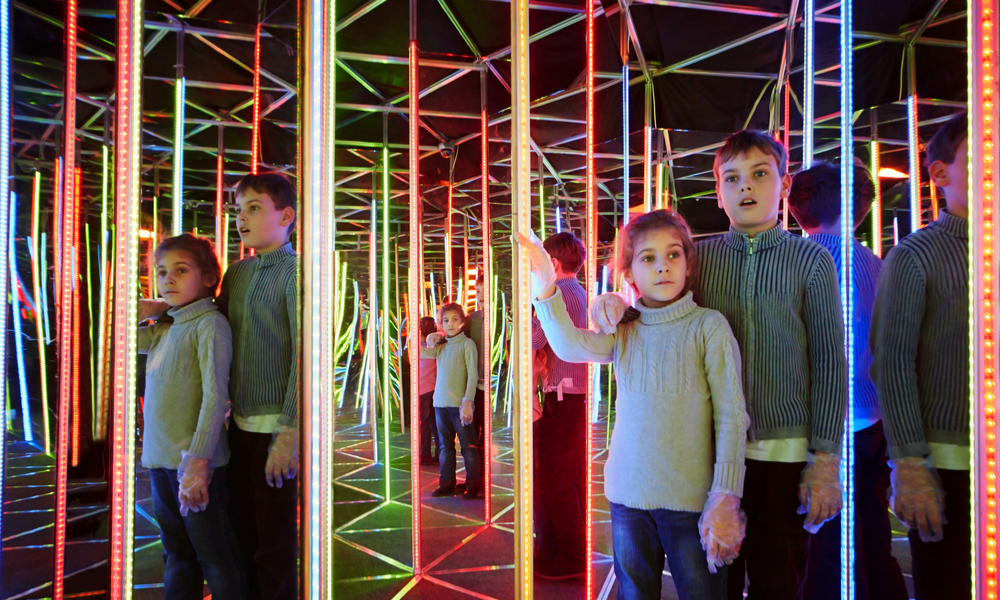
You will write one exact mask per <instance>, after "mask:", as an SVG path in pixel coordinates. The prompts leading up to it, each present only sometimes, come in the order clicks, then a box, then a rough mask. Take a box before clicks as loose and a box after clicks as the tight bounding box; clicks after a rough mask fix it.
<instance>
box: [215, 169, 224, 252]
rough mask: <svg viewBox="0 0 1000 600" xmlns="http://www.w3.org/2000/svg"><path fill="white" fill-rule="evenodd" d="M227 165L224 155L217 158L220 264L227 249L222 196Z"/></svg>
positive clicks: (216, 226) (216, 241)
mask: <svg viewBox="0 0 1000 600" xmlns="http://www.w3.org/2000/svg"><path fill="white" fill-rule="evenodd" d="M224 166H225V163H224V161H223V158H222V153H221V152H220V153H219V156H218V157H217V158H216V165H215V256H216V258H217V259H218V260H219V264H220V265H221V264H222V253H223V252H224V248H225V240H226V236H225V231H223V230H224V229H225V226H224V225H223V221H225V220H226V215H225V210H224V209H225V207H224V206H223V201H222V195H223V193H224V192H223V189H222V186H223V185H224V181H223V177H222V175H223V168H224Z"/></svg>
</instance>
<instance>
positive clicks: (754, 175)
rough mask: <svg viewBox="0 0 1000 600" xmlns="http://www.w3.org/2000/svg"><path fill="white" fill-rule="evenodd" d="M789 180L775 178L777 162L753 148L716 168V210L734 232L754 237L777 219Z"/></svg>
mask: <svg viewBox="0 0 1000 600" xmlns="http://www.w3.org/2000/svg"><path fill="white" fill-rule="evenodd" d="M791 185H792V178H791V177H790V176H789V175H788V174H787V173H785V174H784V175H779V174H778V162H777V160H776V159H775V158H774V157H773V156H771V155H769V154H764V153H763V152H761V151H760V150H758V149H757V148H752V149H751V150H750V151H749V152H747V153H746V154H743V155H740V156H736V157H734V158H732V159H730V160H727V161H726V162H724V163H722V164H721V165H719V174H718V175H717V180H716V184H715V190H716V192H717V193H718V195H719V208H721V209H723V210H725V211H726V215H728V216H729V222H730V223H731V224H732V226H733V228H734V229H736V230H737V231H741V232H743V233H747V234H750V235H754V234H756V233H760V232H762V231H767V230H768V229H770V228H771V227H773V226H774V224H775V222H776V221H777V219H778V204H779V201H780V200H781V198H787V197H788V190H789V189H790V188H791Z"/></svg>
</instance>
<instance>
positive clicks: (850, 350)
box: [840, 0, 855, 600]
mask: <svg viewBox="0 0 1000 600" xmlns="http://www.w3.org/2000/svg"><path fill="white" fill-rule="evenodd" d="M853 4H854V2H853V0H845V1H844V2H842V3H841V4H840V214H841V219H840V244H841V252H840V302H841V304H842V306H843V311H844V352H845V353H846V355H847V418H846V419H845V421H844V443H843V445H842V451H841V459H840V475H841V481H843V491H842V493H843V509H842V510H841V513H840V516H841V518H840V548H841V551H840V593H841V596H840V597H841V598H842V599H843V600H853V598H854V591H855V590H854V426H853V425H854V293H853V288H854V277H853V265H854V220H853V219H852V218H851V215H853V214H854V184H853V181H854V118H853V117H854V98H853V95H852V94H853V87H854V86H853V81H854V64H853V53H854V50H853V48H852V33H853V30H852V24H853V9H852V5H853Z"/></svg>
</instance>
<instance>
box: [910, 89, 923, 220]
mask: <svg viewBox="0 0 1000 600" xmlns="http://www.w3.org/2000/svg"><path fill="white" fill-rule="evenodd" d="M906 120H907V127H906V131H907V135H908V138H909V158H910V233H913V232H915V231H916V230H918V229H920V221H921V218H920V217H921V215H920V210H921V206H920V205H921V202H920V138H919V137H918V135H917V96H916V95H915V94H914V95H911V96H909V97H907V98H906Z"/></svg>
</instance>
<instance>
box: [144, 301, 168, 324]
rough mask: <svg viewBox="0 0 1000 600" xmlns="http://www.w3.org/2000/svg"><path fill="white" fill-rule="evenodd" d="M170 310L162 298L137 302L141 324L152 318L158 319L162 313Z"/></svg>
mask: <svg viewBox="0 0 1000 600" xmlns="http://www.w3.org/2000/svg"><path fill="white" fill-rule="evenodd" d="M168 310H170V305H169V304H167V303H166V302H164V300H163V298H157V299H155V300H144V299H140V300H139V322H140V323H142V322H143V321H146V320H147V319H152V318H153V317H159V316H160V315H162V314H163V313H165V312H167V311H168Z"/></svg>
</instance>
